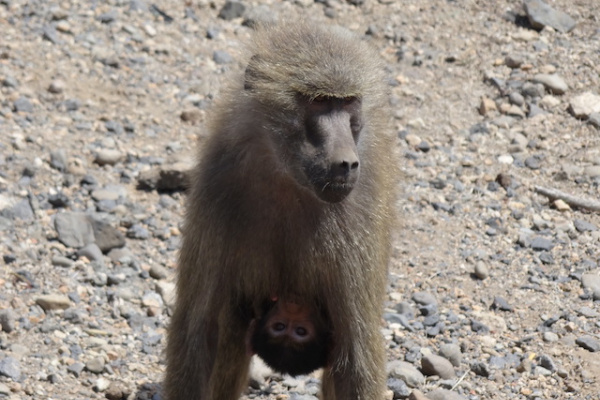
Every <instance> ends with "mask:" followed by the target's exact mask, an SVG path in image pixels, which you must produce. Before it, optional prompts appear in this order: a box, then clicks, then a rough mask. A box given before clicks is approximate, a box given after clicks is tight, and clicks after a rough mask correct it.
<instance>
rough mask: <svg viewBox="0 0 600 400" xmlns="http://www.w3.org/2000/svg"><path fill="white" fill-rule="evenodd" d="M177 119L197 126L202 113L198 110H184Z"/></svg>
mask: <svg viewBox="0 0 600 400" xmlns="http://www.w3.org/2000/svg"><path fill="white" fill-rule="evenodd" d="M179 118H181V120H182V121H183V122H188V123H190V124H197V123H198V122H200V121H202V112H201V111H200V110H198V109H192V110H186V111H183V112H182V113H181V114H180V115H179Z"/></svg>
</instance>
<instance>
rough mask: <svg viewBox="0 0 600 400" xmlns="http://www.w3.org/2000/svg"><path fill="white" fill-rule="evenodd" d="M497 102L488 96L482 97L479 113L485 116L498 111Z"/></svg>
mask: <svg viewBox="0 0 600 400" xmlns="http://www.w3.org/2000/svg"><path fill="white" fill-rule="evenodd" d="M497 110H498V107H496V102H495V101H494V100H492V99H490V98H488V97H482V98H481V103H480V104H479V114H481V115H483V116H485V115H488V114H489V113H490V112H492V111H497Z"/></svg>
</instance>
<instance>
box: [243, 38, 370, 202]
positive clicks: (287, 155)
mask: <svg viewBox="0 0 600 400" xmlns="http://www.w3.org/2000/svg"><path fill="white" fill-rule="evenodd" d="M266 30H269V29H268V28H267V29H266ZM297 35H298V33H297V32H296V31H295V30H293V29H292V30H282V32H281V34H277V35H258V39H257V40H256V43H255V49H254V51H255V53H254V55H253V56H252V58H251V59H250V61H249V63H248V66H247V68H246V74H245V82H244V88H245V95H247V96H249V97H250V98H251V99H252V100H253V101H255V102H256V103H257V104H258V105H257V106H256V110H257V112H258V113H259V116H258V120H259V123H260V124H261V125H262V127H263V128H264V130H263V131H264V132H266V134H267V135H269V136H270V140H271V141H272V143H273V145H274V146H275V147H276V149H275V152H274V153H275V154H277V155H278V157H279V158H280V165H281V166H282V171H285V172H286V173H287V174H289V176H291V177H293V179H294V180H295V181H296V182H297V183H299V184H300V185H302V186H304V187H306V188H308V189H310V190H311V191H312V192H313V193H314V194H315V195H316V196H317V197H318V198H319V199H321V200H323V201H326V202H329V203H337V202H340V201H342V200H344V199H345V198H346V197H347V196H348V195H349V194H350V193H351V192H352V190H353V188H354V187H355V185H356V183H357V181H358V179H359V176H360V169H361V160H360V150H359V149H360V143H361V135H362V133H363V129H365V124H364V121H363V115H365V114H364V112H363V108H364V102H365V100H367V101H368V96H370V95H371V93H369V92H368V89H366V88H369V87H370V86H372V85H370V84H369V82H368V81H369V79H373V78H370V77H369V74H370V73H371V71H367V70H362V69H358V68H348V65H352V63H354V64H355V65H363V64H364V54H363V55H359V54H355V53H356V48H357V43H356V39H355V38H354V36H351V35H349V34H348V33H346V32H342V34H340V35H335V36H333V38H334V39H333V40H332V41H333V43H317V42H319V41H322V38H323V37H332V36H331V35H325V36H324V35H321V34H320V33H319V32H318V31H315V32H313V33H312V34H309V36H308V37H307V35H306V32H303V33H302V37H297ZM348 41H351V43H348ZM290 43H293V44H294V45H293V46H290ZM358 47H359V48H361V46H360V45H359V46H358ZM349 48H352V49H353V50H352V51H349ZM365 51H366V50H365ZM375 75H377V74H375Z"/></svg>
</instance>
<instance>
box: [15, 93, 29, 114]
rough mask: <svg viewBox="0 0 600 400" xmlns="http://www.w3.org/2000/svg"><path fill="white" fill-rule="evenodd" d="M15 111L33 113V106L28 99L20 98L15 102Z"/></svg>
mask: <svg viewBox="0 0 600 400" xmlns="http://www.w3.org/2000/svg"><path fill="white" fill-rule="evenodd" d="M13 110H15V112H22V113H31V112H33V104H31V102H30V101H29V99H28V98H26V97H19V98H18V99H16V100H15V101H14V102H13Z"/></svg>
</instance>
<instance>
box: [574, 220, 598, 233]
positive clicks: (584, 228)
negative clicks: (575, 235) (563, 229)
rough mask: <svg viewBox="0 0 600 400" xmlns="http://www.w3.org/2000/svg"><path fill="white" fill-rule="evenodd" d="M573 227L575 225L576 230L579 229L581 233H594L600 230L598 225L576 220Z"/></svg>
mask: <svg viewBox="0 0 600 400" xmlns="http://www.w3.org/2000/svg"><path fill="white" fill-rule="evenodd" d="M573 225H575V229H577V230H578V231H579V232H593V231H596V230H598V228H597V227H596V225H594V224H592V223H589V222H587V221H584V220H581V219H574V220H573Z"/></svg>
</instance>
